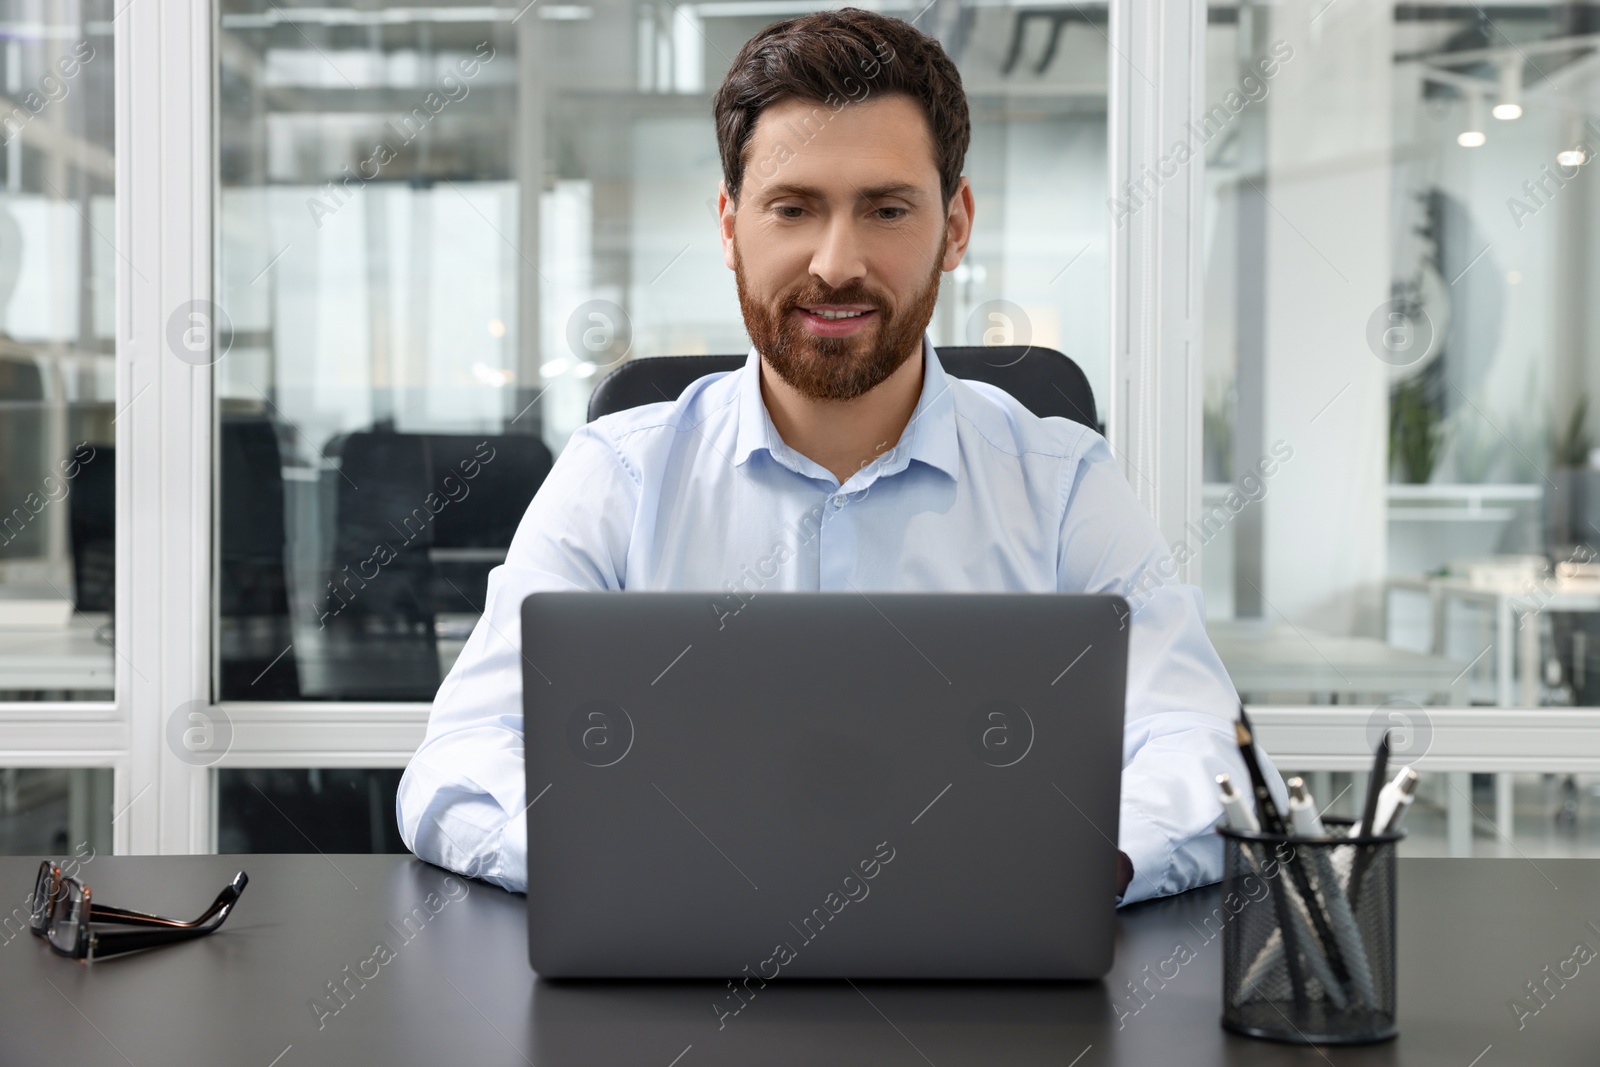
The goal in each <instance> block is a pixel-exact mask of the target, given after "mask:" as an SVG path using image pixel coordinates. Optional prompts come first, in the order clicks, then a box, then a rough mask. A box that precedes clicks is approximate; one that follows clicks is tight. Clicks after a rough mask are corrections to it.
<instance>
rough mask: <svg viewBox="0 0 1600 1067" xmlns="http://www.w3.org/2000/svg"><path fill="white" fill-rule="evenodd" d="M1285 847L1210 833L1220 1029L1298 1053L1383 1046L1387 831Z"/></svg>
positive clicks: (1296, 840) (1391, 1014) (1387, 1020)
mask: <svg viewBox="0 0 1600 1067" xmlns="http://www.w3.org/2000/svg"><path fill="white" fill-rule="evenodd" d="M1326 825H1327V829H1328V832H1329V833H1330V834H1333V835H1335V836H1333V837H1331V838H1304V837H1292V836H1291V837H1285V836H1282V835H1276V834H1267V833H1249V832H1244V831H1237V830H1230V829H1228V828H1226V827H1219V828H1218V830H1217V832H1218V833H1219V834H1221V835H1222V906H1221V907H1220V908H1219V909H1218V910H1217V912H1216V913H1215V916H1214V917H1213V918H1210V919H1208V920H1207V925H1208V926H1209V925H1212V924H1213V923H1214V922H1219V923H1221V924H1222V1025H1223V1027H1224V1028H1225V1029H1228V1030H1231V1031H1233V1032H1234V1033H1238V1034H1245V1035H1248V1036H1250V1037H1260V1038H1267V1039H1269V1040H1273V1041H1286V1042H1291V1043H1294V1044H1303V1045H1357V1044H1366V1043H1369V1042H1373V1041H1385V1040H1388V1039H1389V1038H1392V1037H1394V1036H1395V1035H1396V1034H1397V1033H1399V1029H1398V1027H1397V1026H1396V1025H1395V988H1394V978H1395V852H1396V849H1397V848H1398V842H1399V841H1400V839H1401V838H1402V837H1403V836H1404V834H1403V833H1402V832H1399V831H1396V832H1393V833H1387V834H1373V835H1369V836H1367V837H1348V836H1345V835H1346V834H1347V833H1348V832H1349V825H1350V824H1349V822H1348V821H1346V820H1338V819H1329V820H1327V823H1326Z"/></svg>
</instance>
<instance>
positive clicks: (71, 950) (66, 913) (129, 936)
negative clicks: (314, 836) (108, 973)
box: [29, 860, 250, 962]
mask: <svg viewBox="0 0 1600 1067" xmlns="http://www.w3.org/2000/svg"><path fill="white" fill-rule="evenodd" d="M249 880H250V879H249V878H248V877H246V876H245V873H244V872H243V871H240V872H239V873H238V874H235V875H234V876H233V881H232V882H230V883H229V884H228V885H227V887H226V888H224V889H223V890H222V892H221V893H218V894H217V899H216V900H214V901H212V902H211V906H210V907H209V908H207V909H206V910H205V913H204V914H202V915H201V916H200V917H199V918H198V919H195V920H193V921H192V922H184V921H182V920H179V919H164V918H162V917H161V916H159V915H149V914H146V913H145V912H142V911H129V910H128V909H126V908H113V907H111V906H110V905H109V904H100V903H97V902H95V901H94V899H93V894H92V893H91V892H90V890H89V887H88V886H86V885H84V884H83V883H82V882H81V881H79V880H78V879H76V878H73V877H70V876H68V875H66V874H65V873H63V872H62V870H61V867H60V865H59V864H57V863H55V862H54V861H53V860H45V861H44V862H43V863H41V864H39V877H38V878H37V879H36V880H35V882H34V886H33V896H32V898H31V899H30V903H31V905H32V909H33V910H32V913H31V918H30V921H29V928H30V929H32V931H33V933H34V935H35V936H37V937H42V938H44V939H45V940H46V941H47V942H49V944H50V947H51V948H52V949H54V950H55V951H56V952H57V953H59V954H60V955H63V956H66V957H69V958H70V959H75V960H82V961H85V962H89V961H93V960H97V959H104V958H105V957H107V956H118V955H121V954H122V953H124V952H137V951H138V950H140V949H145V948H156V947H158V946H160V945H168V944H172V943H174V942H177V941H187V940H189V939H190V938H195V937H204V936H205V935H206V934H209V933H211V932H212V931H214V930H216V929H217V928H218V927H220V926H221V925H222V924H223V922H224V920H226V919H227V918H228V913H229V912H230V911H232V910H233V905H234V904H235V902H237V901H238V899H239V895H240V894H241V893H243V892H244V887H245V885H246V883H248V882H249ZM93 923H117V924H119V925H122V926H138V927H144V928H145V929H140V930H125V931H115V932H109V933H108V932H105V931H101V930H97V929H95V928H94V927H93V926H92V925H91V924H93Z"/></svg>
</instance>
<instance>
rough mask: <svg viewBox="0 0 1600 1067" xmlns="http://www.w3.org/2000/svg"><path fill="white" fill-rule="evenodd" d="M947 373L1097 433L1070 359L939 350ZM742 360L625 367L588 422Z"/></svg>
mask: <svg viewBox="0 0 1600 1067" xmlns="http://www.w3.org/2000/svg"><path fill="white" fill-rule="evenodd" d="M938 354H939V362H940V363H941V364H943V365H944V369H945V372H946V373H947V374H950V375H952V376H953V377H956V378H968V379H972V380H974V381H980V382H987V383H988V384H990V385H993V386H996V387H998V388H1000V389H1004V390H1005V391H1006V392H1008V393H1010V394H1011V395H1012V396H1014V397H1016V398H1017V400H1018V401H1019V402H1020V403H1021V404H1022V405H1023V406H1024V407H1026V408H1027V409H1028V410H1029V411H1031V412H1033V413H1034V414H1035V415H1037V416H1039V417H1040V418H1048V417H1049V416H1052V415H1059V416H1061V417H1062V418H1065V419H1070V420H1071V421H1073V422H1076V423H1081V424H1082V425H1084V426H1087V427H1089V428H1090V429H1092V430H1094V431H1096V432H1097V433H1098V432H1102V426H1101V424H1100V422H1099V420H1098V418H1097V417H1096V415H1095V406H1094V391H1093V390H1092V389H1090V388H1089V379H1088V376H1086V375H1085V374H1084V373H1083V369H1082V368H1081V367H1079V366H1078V365H1077V364H1076V363H1074V362H1073V361H1072V360H1071V358H1070V357H1068V356H1066V355H1063V354H1062V353H1060V352H1057V351H1056V350H1055V349H1053V348H1043V347H1040V346H1039V345H994V346H989V347H985V346H974V347H959V346H955V347H950V348H940V349H938ZM745 358H746V357H744V356H648V357H645V358H643V359H635V360H632V361H630V362H628V363H624V364H623V365H622V366H620V367H618V368H617V369H616V370H614V371H612V372H611V373H610V374H608V375H606V376H605V377H604V378H603V379H601V381H600V383H599V384H598V385H596V386H595V387H594V393H593V395H591V396H590V397H589V421H591V422H593V421H594V420H595V419H598V418H599V417H600V416H601V415H609V414H611V413H612V412H615V411H624V410H626V409H628V408H634V407H639V406H640V405H642V404H654V403H657V402H659V401H662V400H676V399H677V398H678V396H679V394H681V393H682V392H683V391H684V389H685V388H687V387H688V385H689V383H690V382H693V381H694V380H695V379H696V378H701V377H704V376H705V375H707V374H715V373H717V372H718V371H732V370H738V369H739V368H740V367H742V366H744V362H745Z"/></svg>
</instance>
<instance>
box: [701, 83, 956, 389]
mask: <svg viewBox="0 0 1600 1067" xmlns="http://www.w3.org/2000/svg"><path fill="white" fill-rule="evenodd" d="M745 160H746V163H745V177H744V189H743V190H742V193H741V195H740V199H739V205H738V209H737V211H735V210H734V207H733V204H732V202H731V201H729V200H728V198H727V195H726V188H725V187H724V189H723V194H722V196H721V197H719V200H718V208H719V210H720V212H721V215H722V239H723V253H724V259H725V260H726V262H727V264H728V266H729V267H730V268H731V269H732V270H733V271H734V276H735V278H736V280H737V282H738V287H739V306H740V309H741V310H742V311H743V312H744V320H745V327H746V329H748V330H749V332H750V339H751V340H752V341H753V342H754V343H755V346H756V350H757V351H758V352H760V353H761V355H762V357H763V358H764V359H765V360H766V361H767V363H768V365H769V366H771V367H772V369H773V370H774V371H775V372H776V373H777V374H778V376H779V377H780V378H782V379H783V380H784V381H785V382H787V383H788V384H789V385H791V386H792V387H794V388H795V389H796V390H797V391H798V392H800V393H801V394H802V395H805V396H808V397H811V398H813V399H818V400H850V399H853V398H855V397H858V396H860V395H862V394H863V393H865V392H867V391H868V390H870V389H872V388H873V387H874V386H876V385H878V384H879V383H880V382H882V381H883V380H884V379H886V378H888V377H889V375H891V374H892V373H894V371H895V370H896V369H898V368H899V367H900V366H901V365H902V364H903V363H904V362H905V361H906V360H907V359H909V358H911V356H913V355H915V354H916V352H917V350H918V348H919V347H920V345H921V343H922V333H923V331H924V330H925V329H927V326H928V321H929V319H931V318H932V316H933V306H934V302H935V301H936V300H937V298H938V295H939V275H940V273H941V272H942V271H947V270H953V269H955V267H956V265H957V264H959V263H960V262H961V256H962V253H963V252H964V251H965V249H966V245H967V239H968V237H969V235H970V233H971V227H972V191H971V188H970V186H969V185H968V183H967V180H966V179H965V178H963V179H962V180H961V186H960V188H959V189H958V191H957V193H956V195H955V196H954V197H953V198H952V199H951V203H950V207H949V208H948V209H946V208H945V206H944V204H943V202H942V199H941V196H940V190H939V172H938V169H937V167H936V165H935V163H934V158H933V151H932V148H931V146H930V143H929V133H928V124H927V121H926V119H924V118H923V115H922V111H921V109H920V108H919V107H918V106H917V104H916V103H915V102H914V101H913V100H911V99H910V98H908V97H906V96H903V95H894V96H886V97H880V98H878V99H875V100H874V99H869V100H867V101H865V102H863V103H859V104H848V105H846V106H845V107H843V108H842V109H840V110H838V111H835V110H834V109H833V108H832V107H830V106H827V105H823V104H816V103H811V102H806V101H800V100H788V101H783V102H781V103H777V104H773V105H772V106H770V107H768V108H767V109H766V110H765V111H763V112H762V113H761V118H760V119H759V120H758V122H757V123H756V128H755V131H754V133H753V134H752V135H751V137H750V143H749V145H748V146H747V148H746V155H745Z"/></svg>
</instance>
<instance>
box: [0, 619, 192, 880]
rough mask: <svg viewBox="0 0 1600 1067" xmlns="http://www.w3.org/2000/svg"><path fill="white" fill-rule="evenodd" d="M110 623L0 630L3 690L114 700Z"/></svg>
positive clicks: (0, 683) (78, 622)
mask: <svg viewBox="0 0 1600 1067" xmlns="http://www.w3.org/2000/svg"><path fill="white" fill-rule="evenodd" d="M110 623H111V619H110V616H109V615H105V614H90V615H85V614H82V613H79V614H75V615H74V616H73V617H72V621H71V622H69V623H68V624H67V625H66V626H51V627H39V628H30V629H10V628H4V629H0V693H15V692H19V691H20V692H30V691H35V692H36V691H41V690H43V691H53V690H69V691H74V692H82V691H84V690H103V691H104V693H105V696H104V698H103V699H105V700H110V699H111V691H112V688H113V687H114V685H115V681H116V652H115V650H113V649H112V647H111V645H110V644H108V643H106V642H105V641H102V640H101V639H100V637H99V636H98V635H99V634H100V633H101V632H104V633H105V634H106V635H107V637H109V636H110V632H111V631H110V629H109V627H110ZM219 888H220V887H219Z"/></svg>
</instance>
